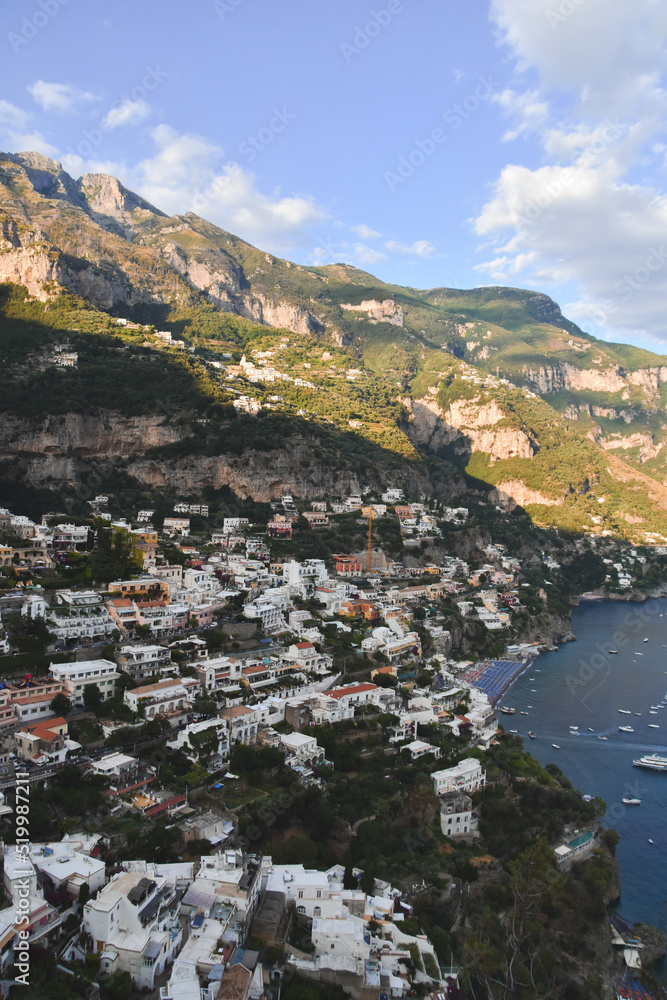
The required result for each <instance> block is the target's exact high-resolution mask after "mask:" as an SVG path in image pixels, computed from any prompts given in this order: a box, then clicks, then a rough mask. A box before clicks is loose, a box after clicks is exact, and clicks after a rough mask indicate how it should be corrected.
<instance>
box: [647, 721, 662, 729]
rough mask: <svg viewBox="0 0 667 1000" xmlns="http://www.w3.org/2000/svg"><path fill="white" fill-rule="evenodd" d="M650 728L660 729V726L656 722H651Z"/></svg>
mask: <svg viewBox="0 0 667 1000" xmlns="http://www.w3.org/2000/svg"><path fill="white" fill-rule="evenodd" d="M648 728H649V729H660V726H659V725H658V724H657V723H656V722H649V724H648Z"/></svg>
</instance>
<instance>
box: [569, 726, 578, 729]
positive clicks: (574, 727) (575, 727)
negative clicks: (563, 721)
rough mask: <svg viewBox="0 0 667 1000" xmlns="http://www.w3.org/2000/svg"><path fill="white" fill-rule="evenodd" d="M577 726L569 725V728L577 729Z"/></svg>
mask: <svg viewBox="0 0 667 1000" xmlns="http://www.w3.org/2000/svg"><path fill="white" fill-rule="evenodd" d="M578 728H579V726H570V729H578Z"/></svg>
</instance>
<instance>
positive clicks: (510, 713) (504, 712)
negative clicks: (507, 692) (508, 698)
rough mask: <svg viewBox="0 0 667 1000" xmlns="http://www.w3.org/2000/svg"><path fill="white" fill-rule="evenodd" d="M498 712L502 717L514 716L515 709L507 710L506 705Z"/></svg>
mask: <svg viewBox="0 0 667 1000" xmlns="http://www.w3.org/2000/svg"><path fill="white" fill-rule="evenodd" d="M500 711H501V712H502V713H503V715H514V714H515V713H516V708H508V707H507V705H503V707H502V708H501V709H500Z"/></svg>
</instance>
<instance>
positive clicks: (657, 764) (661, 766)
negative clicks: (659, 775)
mask: <svg viewBox="0 0 667 1000" xmlns="http://www.w3.org/2000/svg"><path fill="white" fill-rule="evenodd" d="M632 763H633V764H634V766H635V767H646V768H648V769H649V770H650V771H667V757H661V756H660V754H657V753H650V754H645V755H644V756H643V757H640V758H639V760H633V762H632Z"/></svg>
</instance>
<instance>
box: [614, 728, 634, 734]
mask: <svg viewBox="0 0 667 1000" xmlns="http://www.w3.org/2000/svg"><path fill="white" fill-rule="evenodd" d="M618 731H619V733H634V729H633V728H632V726H619V727H618Z"/></svg>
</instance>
